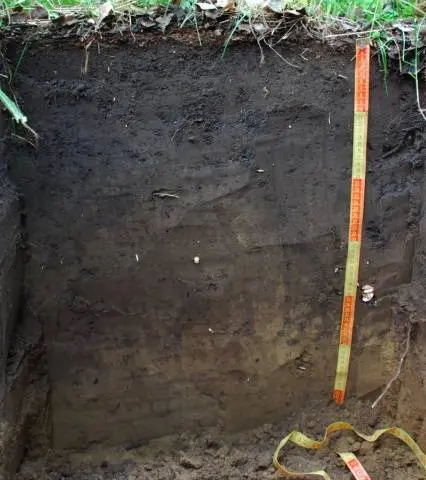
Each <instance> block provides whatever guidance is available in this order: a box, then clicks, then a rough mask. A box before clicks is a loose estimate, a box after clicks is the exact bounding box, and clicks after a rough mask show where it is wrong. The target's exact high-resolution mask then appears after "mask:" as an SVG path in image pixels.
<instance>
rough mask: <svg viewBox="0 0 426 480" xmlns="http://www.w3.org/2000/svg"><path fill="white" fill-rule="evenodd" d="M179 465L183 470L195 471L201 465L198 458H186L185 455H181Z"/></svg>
mask: <svg viewBox="0 0 426 480" xmlns="http://www.w3.org/2000/svg"><path fill="white" fill-rule="evenodd" d="M179 463H180V465H181V466H182V467H184V468H192V469H195V470H198V469H199V468H201V466H202V463H201V461H200V460H199V459H198V458H194V457H188V456H187V455H185V454H181V457H180V461H179Z"/></svg>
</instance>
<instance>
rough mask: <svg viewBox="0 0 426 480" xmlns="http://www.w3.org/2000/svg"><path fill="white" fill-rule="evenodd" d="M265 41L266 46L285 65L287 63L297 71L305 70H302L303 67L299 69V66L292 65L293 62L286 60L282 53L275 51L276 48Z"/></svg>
mask: <svg viewBox="0 0 426 480" xmlns="http://www.w3.org/2000/svg"><path fill="white" fill-rule="evenodd" d="M263 41H264V42H265V43H266V45H268V47H269V48H270V49H271V50H272V51H273V52H274V53H275V54H276V55H278V56H279V57H280V58H281V60H282V61H283V62H284V63H286V64H287V65H289V66H290V67H293V68H296V69H297V70H303V68H302V67H299V65H295V64H294V63H291V62H289V61H288V60H286V59H285V58H284V57H283V56H282V55H281V53H279V52H277V51H276V50H275V48H274V47H273V46H272V45H271V44H270V43H268V42H267V41H266V40H265V39H264V40H263Z"/></svg>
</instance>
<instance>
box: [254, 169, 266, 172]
mask: <svg viewBox="0 0 426 480" xmlns="http://www.w3.org/2000/svg"><path fill="white" fill-rule="evenodd" d="M256 172H257V173H265V170H263V168H258V169H257V170H256Z"/></svg>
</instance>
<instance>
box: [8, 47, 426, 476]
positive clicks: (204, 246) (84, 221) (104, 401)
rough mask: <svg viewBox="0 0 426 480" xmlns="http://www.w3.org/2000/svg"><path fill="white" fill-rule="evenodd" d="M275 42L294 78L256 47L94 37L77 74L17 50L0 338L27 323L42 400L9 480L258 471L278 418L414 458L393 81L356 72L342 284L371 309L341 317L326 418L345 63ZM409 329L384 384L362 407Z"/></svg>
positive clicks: (342, 177) (417, 353) (416, 186)
mask: <svg viewBox="0 0 426 480" xmlns="http://www.w3.org/2000/svg"><path fill="white" fill-rule="evenodd" d="M280 52H281V54H282V55H283V56H284V57H285V59H286V60H287V61H288V62H290V63H291V64H292V65H296V66H297V67H298V68H294V66H292V65H290V64H289V63H287V62H284V61H282V60H281V59H280V58H278V57H277V56H276V55H274V53H273V52H271V51H265V55H266V59H265V64H264V65H260V64H259V58H260V56H259V50H258V49H257V47H256V46H254V45H239V46H237V45H234V46H233V47H232V48H231V49H230V50H229V52H228V54H227V55H226V56H225V58H224V59H221V58H220V48H218V47H212V46H211V47H209V48H203V49H201V48H198V49H197V48H194V47H190V46H187V45H184V44H181V43H179V42H176V41H171V40H167V39H165V40H161V39H157V41H155V42H146V41H145V40H144V39H142V38H141V39H137V41H136V43H135V44H134V45H126V46H125V47H121V48H120V47H118V46H112V45H107V44H101V45H100V46H99V49H97V48H96V47H95V46H93V47H91V48H90V50H89V57H88V72H87V74H82V66H84V64H85V61H86V57H85V51H84V49H79V48H77V47H75V46H72V45H69V44H53V45H52V44H49V43H42V42H39V43H36V44H35V45H33V46H32V47H31V48H30V50H29V51H28V52H27V53H26V55H25V58H24V61H23V63H22V65H21V67H20V72H19V76H18V79H17V83H16V92H17V93H18V95H19V98H20V99H22V101H23V104H24V105H25V111H26V113H27V115H28V117H29V119H30V123H31V126H32V127H33V128H34V129H35V130H36V131H37V132H38V133H39V134H40V137H41V141H40V146H39V149H38V150H37V151H35V150H34V149H32V148H31V147H30V146H28V145H27V144H23V143H20V142H19V141H18V140H16V139H11V140H10V141H9V142H8V149H7V152H6V158H7V163H8V167H9V176H10V177H11V178H12V179H13V181H14V183H15V185H16V186H17V189H18V190H19V192H21V193H22V195H23V198H24V201H25V212H24V213H25V222H24V228H25V232H26V235H27V240H26V250H25V254H26V256H27V258H26V268H25V304H24V308H23V309H22V318H21V323H20V327H19V328H20V330H18V332H19V335H15V338H17V337H19V338H26V335H27V329H29V328H30V326H33V325H34V324H40V326H41V329H40V330H41V332H42V334H40V335H39V337H37V336H36V337H37V338H38V340H34V341H33V343H32V345H35V347H34V349H33V350H32V351H33V353H34V351H36V352H37V355H39V356H35V357H34V358H38V359H39V360H37V365H38V370H37V372H38V374H37V375H36V377H35V378H33V379H32V384H35V385H37V388H36V390H37V392H43V394H40V393H39V395H38V397H37V399H38V400H37V401H36V402H33V403H31V405H32V412H31V421H28V422H27V423H26V428H25V435H24V437H23V438H25V443H26V459H27V460H26V462H25V463H24V465H23V466H22V468H21V473H20V475H19V476H18V478H20V479H30V478H50V479H52V480H53V479H55V480H56V479H62V478H64V477H65V478H72V479H75V480H77V479H98V478H99V479H101V478H105V479H116V480H118V479H122V480H124V479H126V480H130V479H139V478H140V479H145V478H146V479H169V478H170V479H172V478H176V479H182V480H183V479H220V478H223V479H225V478H229V479H234V478H235V479H238V478H270V477H271V475H272V471H273V470H271V467H270V457H271V455H272V453H273V450H274V448H275V447H276V445H277V443H278V441H279V439H280V438H281V437H282V436H284V435H285V434H286V433H287V432H288V431H289V429H291V428H293V427H299V428H302V429H304V431H305V432H306V433H310V434H312V435H315V436H320V435H321V434H322V431H323V429H324V426H325V425H326V424H327V423H330V422H332V421H337V420H340V419H342V417H343V419H345V420H350V421H351V422H353V423H354V424H355V425H356V426H357V427H359V428H360V429H361V430H364V431H366V432H370V431H372V429H374V428H377V427H380V426H388V425H391V424H394V423H398V424H400V425H401V426H402V427H404V428H406V429H408V430H409V431H410V433H411V434H413V435H414V436H415V437H416V438H417V439H418V441H419V442H420V444H421V445H422V446H423V447H425V446H426V423H425V421H424V413H425V407H424V405H425V402H424V398H425V396H424V394H425V391H424V388H425V387H424V385H422V381H421V378H422V376H423V378H424V374H426V364H425V362H424V346H423V345H424V341H423V340H424V339H425V338H426V328H425V324H424V323H422V322H421V321H419V320H420V319H422V318H424V316H422V315H423V314H424V312H425V310H423V308H424V305H423V304H422V298H425V297H424V295H423V293H424V292H423V290H422V282H421V278H422V275H423V273H424V270H423V268H424V265H423V258H424V256H423V253H424V238H425V236H424V234H421V233H420V234H419V232H422V230H421V229H422V225H423V223H422V219H423V216H422V215H423V206H424V189H423V184H424V164H423V162H424V152H425V150H424V129H423V124H422V123H421V122H420V121H419V119H418V117H417V116H416V113H415V111H416V107H415V101H414V91H413V85H412V84H411V83H410V82H408V81H403V80H401V79H392V81H389V83H388V85H387V93H386V91H385V88H384V84H383V79H382V77H381V74H380V73H379V72H378V71H377V69H376V68H374V69H373V70H374V71H373V77H372V104H371V115H370V130H369V146H368V157H369V171H368V188H367V200H366V218H365V235H364V246H363V254H362V258H363V260H362V266H361V273H360V283H372V284H374V285H375V287H376V292H377V303H376V304H375V305H363V304H360V305H359V306H358V307H357V326H356V332H355V337H354V349H353V358H352V364H351V376H350V380H349V400H348V403H347V405H346V406H345V408H343V409H339V408H337V407H336V406H335V405H334V404H333V403H332V402H331V401H330V397H331V390H332V385H333V379H334V371H335V361H336V349H337V345H336V342H337V338H338V329H339V317H340V309H341V301H342V288H343V277H344V262H345V256H346V237H347V223H348V201H349V185H350V167H351V144H352V137H351V134H352V102H353V64H352V63H351V54H347V55H346V54H345V55H343V54H337V53H335V52H333V51H331V50H328V49H326V48H325V47H323V46H319V45H316V44H314V43H312V44H310V45H307V46H306V45H300V46H298V45H294V46H293V47H291V48H290V47H289V46H286V47H285V48H281V50H280ZM302 53H303V55H302ZM13 55H14V52H13V46H11V50H10V52H9V56H10V57H13ZM164 193H168V194H171V195H172V196H164V195H163V194H164ZM174 195H175V196H174ZM423 222H424V220H423ZM196 256H199V257H200V261H199V263H198V264H197V263H194V261H193V259H194V257H196ZM408 322H412V323H413V325H414V326H413V336H412V346H411V349H410V354H409V356H408V357H407V360H406V362H405V365H404V369H403V372H402V375H401V377H400V379H399V380H398V381H397V382H396V383H395V385H394V386H393V388H392V389H391V391H390V393H389V394H388V396H386V397H385V399H383V401H382V402H381V403H380V404H379V406H378V407H377V408H376V409H374V410H372V409H371V403H372V401H373V400H374V399H375V398H377V396H378V394H379V393H380V392H381V390H382V389H383V387H384V386H385V385H386V383H387V381H388V380H389V378H390V377H391V376H392V375H393V374H394V372H395V371H396V369H397V366H398V362H399V358H400V356H401V353H402V350H403V343H404V341H405V336H404V335H405V332H406V330H407V325H408ZM18 343H19V342H18ZM24 343H25V342H24ZM422 349H423V350H422ZM15 350H16V348H15ZM9 357H10V354H9ZM12 357H13V356H12ZM13 358H14V357H13ZM9 363H11V362H9ZM12 363H13V362H12ZM15 371H16V370H14V372H15ZM14 375H15V374H13V373H12V374H11V373H10V372H9V378H11V380H10V385H12V384H14V381H15V380H14ZM15 376H16V375H15ZM30 383H31V382H30ZM39 386H40V387H39ZM23 388H24V390H23V391H24V392H25V388H26V387H23ZM43 395H44V399H42V398H40V397H42V396H43ZM27 397H28V395H27ZM27 397H26V396H25V393H24V395H23V398H27ZM40 419H41V420H40ZM265 423H266V424H267V425H266V426H264V427H259V425H263V424H265ZM252 428H255V429H254V430H250V429H252ZM241 431H244V432H246V433H234V432H241ZM156 438H157V439H159V440H154V439H156ZM336 442H337V445H335V444H336ZM331 447H333V448H334V447H335V448H336V449H337V450H341V449H342V448H349V449H352V450H354V451H356V452H357V454H359V457H360V458H361V459H362V461H363V462H364V463H365V467H366V468H367V469H368V470H369V471H370V474H371V476H372V478H377V479H383V480H394V479H395V480H397V479H398V480H399V479H401V480H402V479H405V478H410V479H416V478H419V479H420V478H424V475H423V476H422V473H421V471H420V469H419V467H418V466H417V464H416V462H415V460H414V459H413V456H412V455H411V454H410V453H409V452H408V451H407V449H406V448H404V447H400V446H399V444H398V442H397V441H396V440H395V441H394V440H392V439H389V440H383V441H380V442H379V443H378V446H377V448H374V449H372V448H370V447H369V446H368V445H366V444H361V443H358V442H357V441H356V440H355V439H354V438H353V437H351V436H350V435H345V436H344V437H341V438H337V437H336V440H335V441H334V446H333V444H332V445H331ZM46 452H50V453H46ZM70 452H74V453H70ZM287 464H288V465H290V466H293V467H294V468H297V469H299V470H306V469H312V468H318V466H327V469H328V471H329V472H330V473H331V474H334V476H335V477H334V478H342V479H343V478H350V474H348V473H346V472H345V470H344V468H342V467H341V465H340V464H341V461H340V460H338V459H337V457H336V456H335V455H332V454H330V453H329V452H328V451H325V452H324V453H319V454H316V456H311V455H310V454H309V453H307V452H303V451H298V450H294V449H291V450H290V452H289V457H288V461H287Z"/></svg>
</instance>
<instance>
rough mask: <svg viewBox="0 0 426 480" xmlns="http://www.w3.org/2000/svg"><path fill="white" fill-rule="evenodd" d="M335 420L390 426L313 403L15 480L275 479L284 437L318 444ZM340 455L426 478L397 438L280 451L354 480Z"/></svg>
mask: <svg viewBox="0 0 426 480" xmlns="http://www.w3.org/2000/svg"><path fill="white" fill-rule="evenodd" d="M336 415H338V417H339V419H342V420H346V421H348V420H349V421H354V422H356V424H357V426H358V427H359V429H360V430H361V431H362V432H363V433H366V432H368V433H370V432H371V433H372V432H373V431H374V430H375V429H376V428H377V426H378V425H379V424H380V425H392V423H393V420H392V418H391V417H390V416H383V415H380V414H378V412H377V411H373V410H372V409H371V407H370V405H366V404H363V403H361V402H356V401H349V402H348V403H347V405H346V406H345V407H344V408H342V409H339V410H338V413H336V408H335V407H334V406H332V405H328V407H325V408H324V407H322V406H321V405H319V404H315V402H312V403H311V404H310V405H309V408H306V411H304V412H303V413H302V414H300V415H291V416H289V417H288V418H286V419H285V421H284V422H280V423H276V424H265V425H263V426H261V427H259V428H257V429H253V430H250V431H247V432H244V433H241V434H233V435H229V434H224V432H223V431H221V430H220V429H219V430H218V429H210V430H208V431H205V432H203V433H201V434H198V435H191V434H180V435H174V436H170V437H163V438H161V439H157V440H153V441H151V442H147V443H144V444H140V445H128V446H126V447H125V448H123V447H121V448H117V449H109V450H104V449H100V450H96V449H95V450H92V451H91V452H90V453H81V454H78V453H75V454H71V455H64V456H58V455H57V453H54V454H51V455H49V456H48V458H47V459H43V460H41V459H39V460H36V461H34V462H31V461H30V462H27V463H25V464H24V466H23V467H22V470H21V472H20V473H19V474H18V476H17V479H16V480H29V479H37V480H38V479H46V480H63V479H64V478H67V479H70V480H104V479H105V480H139V479H140V480H151V479H152V480H168V479H170V480H171V479H180V480H190V479H192V480H198V479H199V480H215V479H218V480H225V479H235V480H237V479H245V478H246V479H273V478H277V476H276V474H275V470H274V468H273V467H272V458H271V457H272V454H273V452H274V451H275V448H276V447H277V445H278V443H279V441H280V440H281V439H282V438H283V436H285V434H287V433H288V432H289V431H291V429H298V430H301V431H303V432H304V433H306V434H307V435H309V436H311V437H313V438H316V439H320V438H322V436H323V434H324V429H325V427H326V426H327V424H329V423H332V422H333V421H335V420H336ZM343 451H345V452H354V453H355V454H356V455H357V457H358V458H359V459H360V461H361V462H362V464H363V466H364V467H365V469H366V470H367V471H368V473H369V474H370V476H371V478H372V479H377V480H404V479H413V480H420V479H424V478H425V476H424V472H422V470H421V468H420V466H419V464H418V463H417V460H416V459H415V457H414V455H413V454H412V453H411V452H410V451H409V449H408V448H407V447H405V446H404V445H402V444H401V443H400V442H399V441H398V440H396V439H394V438H393V437H384V438H383V439H381V440H380V441H378V442H376V443H373V444H372V443H368V442H364V441H363V440H362V439H360V438H358V437H356V436H355V435H353V434H350V433H349V434H348V433H343V434H339V433H336V434H335V435H333V437H332V438H331V440H330V441H329V442H328V444H327V446H326V447H324V448H323V449H321V450H319V451H309V450H303V449H301V448H299V447H295V446H291V445H289V446H288V447H286V448H285V449H284V450H283V455H282V456H281V461H282V464H283V465H285V466H286V467H287V468H290V469H293V470H294V471H298V472H303V471H315V470H320V469H325V470H326V471H327V473H328V474H329V475H330V476H331V478H332V479H336V480H337V479H339V480H350V479H352V478H353V477H352V475H351V473H350V472H349V471H348V470H347V468H346V467H345V465H344V464H343V461H342V460H341V459H340V457H338V455H337V454H336V452H343ZM46 463H47V465H48V466H47V467H46ZM306 478H308V477H306ZM309 478H319V477H313V476H311V477H309Z"/></svg>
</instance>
